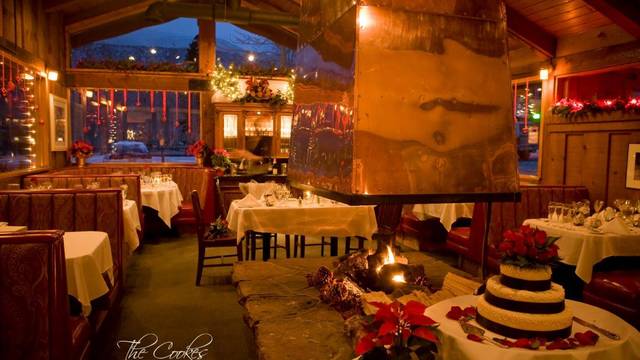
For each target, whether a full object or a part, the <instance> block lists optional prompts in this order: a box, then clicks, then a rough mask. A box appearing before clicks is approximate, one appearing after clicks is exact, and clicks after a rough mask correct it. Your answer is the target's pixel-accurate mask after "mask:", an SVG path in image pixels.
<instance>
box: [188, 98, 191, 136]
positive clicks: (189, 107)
mask: <svg viewBox="0 0 640 360" xmlns="http://www.w3.org/2000/svg"><path fill="white" fill-rule="evenodd" d="M187 132H188V133H189V134H191V92H187Z"/></svg>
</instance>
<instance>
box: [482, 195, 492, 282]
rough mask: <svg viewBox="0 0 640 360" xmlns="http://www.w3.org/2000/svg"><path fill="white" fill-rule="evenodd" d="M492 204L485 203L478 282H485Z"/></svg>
mask: <svg viewBox="0 0 640 360" xmlns="http://www.w3.org/2000/svg"><path fill="white" fill-rule="evenodd" d="M492 204H493V203H492V202H491V201H488V202H487V211H486V212H485V218H484V234H483V236H482V247H481V249H482V252H481V258H480V281H485V280H486V278H487V256H488V249H487V248H488V246H489V230H490V229H489V228H490V227H491V208H492Z"/></svg>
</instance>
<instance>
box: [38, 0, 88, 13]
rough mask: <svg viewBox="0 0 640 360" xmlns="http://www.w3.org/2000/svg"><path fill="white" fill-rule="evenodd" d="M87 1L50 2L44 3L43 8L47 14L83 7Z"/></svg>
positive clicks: (65, 0) (66, 0)
mask: <svg viewBox="0 0 640 360" xmlns="http://www.w3.org/2000/svg"><path fill="white" fill-rule="evenodd" d="M85 1H86V0H50V1H43V3H44V4H43V8H44V11H45V12H55V11H65V10H70V9H73V8H74V7H76V6H78V5H81V4H83V3H84V2H85Z"/></svg>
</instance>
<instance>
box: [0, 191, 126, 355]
mask: <svg viewBox="0 0 640 360" xmlns="http://www.w3.org/2000/svg"><path fill="white" fill-rule="evenodd" d="M122 217H123V214H122V195H121V194H120V189H97V190H87V189H83V190H80V189H78V190H75V189H74V190H69V189H65V190H56V189H51V190H34V191H17V190H14V191H10V190H4V191H0V221H6V222H8V223H9V225H21V226H26V227H27V229H28V230H53V229H55V230H64V231H102V232H105V233H107V235H108V236H109V242H110V245H111V256H112V258H113V279H114V283H113V284H112V287H111V289H110V290H109V292H108V293H107V294H106V295H105V303H106V304H104V305H103V306H100V307H99V308H94V309H93V311H92V312H91V314H90V316H89V319H90V321H91V325H92V327H93V328H94V329H96V330H97V329H99V328H100V327H101V325H102V323H103V321H104V320H105V318H106V317H107V316H108V315H109V313H110V311H111V309H112V308H113V306H114V305H115V303H116V302H117V301H118V300H119V298H120V295H121V292H122V286H123V285H122V282H123V279H124V270H125V269H124V264H125V261H126V259H125V256H126V255H125V254H126V252H125V251H123V246H124V227H123V222H122V221H123V220H122ZM0 358H1V357H0Z"/></svg>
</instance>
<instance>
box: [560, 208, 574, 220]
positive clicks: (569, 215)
mask: <svg viewBox="0 0 640 360" xmlns="http://www.w3.org/2000/svg"><path fill="white" fill-rule="evenodd" d="M573 213H574V210H573V206H572V205H571V204H565V205H564V206H563V207H562V222H564V223H570V222H571V221H572V219H573Z"/></svg>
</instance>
